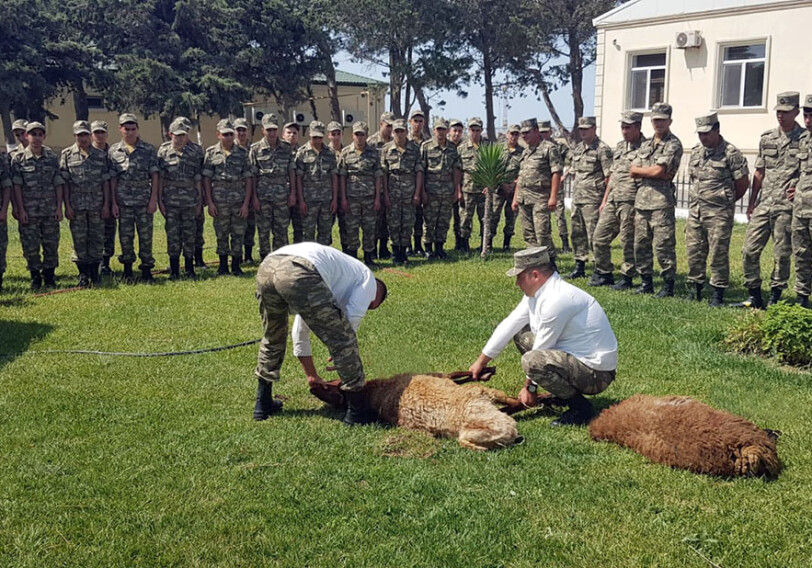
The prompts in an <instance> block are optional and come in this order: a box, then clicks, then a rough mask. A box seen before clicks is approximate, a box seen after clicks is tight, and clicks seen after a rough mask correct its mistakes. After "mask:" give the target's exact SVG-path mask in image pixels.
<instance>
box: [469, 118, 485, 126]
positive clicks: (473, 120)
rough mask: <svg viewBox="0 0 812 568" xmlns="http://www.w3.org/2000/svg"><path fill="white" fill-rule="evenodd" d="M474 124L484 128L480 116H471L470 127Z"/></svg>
mask: <svg viewBox="0 0 812 568" xmlns="http://www.w3.org/2000/svg"><path fill="white" fill-rule="evenodd" d="M472 126H479V127H480V128H482V119H481V118H479V117H478V116H474V117H472V118H469V119H468V128H471V127H472Z"/></svg>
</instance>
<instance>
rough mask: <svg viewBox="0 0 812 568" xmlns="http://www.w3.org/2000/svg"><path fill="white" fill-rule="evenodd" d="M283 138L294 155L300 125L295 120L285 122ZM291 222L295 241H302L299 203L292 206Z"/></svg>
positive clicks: (297, 146) (297, 143)
mask: <svg viewBox="0 0 812 568" xmlns="http://www.w3.org/2000/svg"><path fill="white" fill-rule="evenodd" d="M282 138H283V139H284V140H285V142H287V143H288V144H290V149H291V151H292V152H293V155H294V156H295V155H296V152H297V151H298V150H299V125H298V124H297V123H295V122H288V123H286V124H285V130H284V132H283V134H282ZM290 224H291V225H292V226H293V242H294V243H300V242H302V215H301V214H300V213H299V204H298V203H297V204H296V206H295V207H291V208H290Z"/></svg>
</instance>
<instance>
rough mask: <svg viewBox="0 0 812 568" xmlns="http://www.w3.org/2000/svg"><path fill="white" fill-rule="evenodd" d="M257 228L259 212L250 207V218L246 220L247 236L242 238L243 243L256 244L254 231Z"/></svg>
mask: <svg viewBox="0 0 812 568" xmlns="http://www.w3.org/2000/svg"><path fill="white" fill-rule="evenodd" d="M256 230H257V214H256V212H255V211H254V208H253V207H251V208H250V209H248V219H246V220H245V236H244V237H243V239H242V244H243V246H245V247H253V246H254V233H255V232H256Z"/></svg>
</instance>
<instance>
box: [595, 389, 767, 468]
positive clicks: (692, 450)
mask: <svg viewBox="0 0 812 568" xmlns="http://www.w3.org/2000/svg"><path fill="white" fill-rule="evenodd" d="M589 434H590V435H591V436H592V438H593V439H595V440H605V441H608V442H615V443H616V444H620V445H621V446H624V447H627V448H630V449H632V450H634V451H636V452H638V453H639V454H642V455H643V456H645V457H647V458H649V459H650V460H651V461H654V462H657V463H661V464H664V465H669V466H671V467H677V468H683V469H688V470H690V471H693V472H695V473H707V474H711V475H719V476H725V477H733V476H761V475H763V476H766V477H768V478H774V477H776V476H777V475H778V473H779V471H780V470H781V461H780V460H779V459H778V454H777V453H776V448H775V445H776V444H775V443H776V439H777V434H776V433H775V432H773V431H771V430H762V429H761V428H759V427H758V426H756V425H755V424H753V423H752V422H749V421H748V420H745V419H744V418H741V417H740V416H736V415H734V414H730V413H728V412H723V411H721V410H716V409H715V408H711V407H710V406H708V405H706V404H702V403H701V402H699V401H697V400H694V399H692V398H689V397H687V396H664V397H654V396H648V395H642V394H638V395H635V396H633V397H631V398H629V399H627V400H624V401H623V402H621V403H619V404H617V405H614V406H612V407H610V408H608V409H606V410H604V411H603V412H602V413H601V414H600V415H599V416H598V417H597V418H595V419H594V420H593V421H592V422H591V423H590V425H589Z"/></svg>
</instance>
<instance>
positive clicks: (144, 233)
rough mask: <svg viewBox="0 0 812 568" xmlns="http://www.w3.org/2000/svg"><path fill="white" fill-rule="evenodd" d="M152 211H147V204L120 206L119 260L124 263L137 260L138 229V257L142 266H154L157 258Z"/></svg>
mask: <svg viewBox="0 0 812 568" xmlns="http://www.w3.org/2000/svg"><path fill="white" fill-rule="evenodd" d="M152 217H153V215H152V213H147V208H146V206H145V205H142V206H139V207H127V206H126V205H119V207H118V238H119V241H120V243H121V255H120V256H119V257H118V261H119V262H120V263H122V264H125V263H133V262H135V232H136V230H137V231H138V258H139V259H141V268H152V267H153V266H155V259H154V258H153V257H152Z"/></svg>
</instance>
